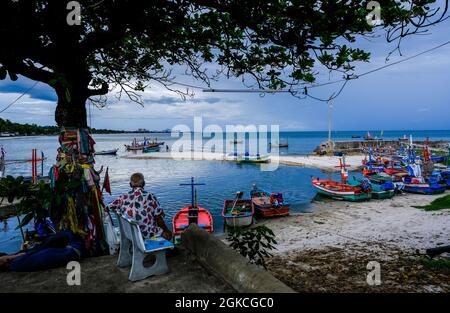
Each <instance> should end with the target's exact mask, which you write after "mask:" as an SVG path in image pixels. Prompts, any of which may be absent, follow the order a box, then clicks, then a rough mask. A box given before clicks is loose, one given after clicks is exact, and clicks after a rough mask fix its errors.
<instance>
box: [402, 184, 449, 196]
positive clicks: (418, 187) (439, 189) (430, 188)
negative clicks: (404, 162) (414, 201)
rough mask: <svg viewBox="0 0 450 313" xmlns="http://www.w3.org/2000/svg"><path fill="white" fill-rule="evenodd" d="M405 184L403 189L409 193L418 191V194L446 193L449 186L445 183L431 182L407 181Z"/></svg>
mask: <svg viewBox="0 0 450 313" xmlns="http://www.w3.org/2000/svg"><path fill="white" fill-rule="evenodd" d="M404 185H405V186H404V187H403V190H404V191H406V192H409V193H418V194H424V195H435V194H440V193H444V192H445V190H446V189H447V186H446V185H445V184H437V183H436V184H429V183H423V184H414V183H405V184H404Z"/></svg>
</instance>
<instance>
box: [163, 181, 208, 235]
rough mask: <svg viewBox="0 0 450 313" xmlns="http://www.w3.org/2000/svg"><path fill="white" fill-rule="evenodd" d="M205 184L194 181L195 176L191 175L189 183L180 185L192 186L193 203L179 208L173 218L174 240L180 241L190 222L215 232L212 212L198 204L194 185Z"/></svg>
mask: <svg viewBox="0 0 450 313" xmlns="http://www.w3.org/2000/svg"><path fill="white" fill-rule="evenodd" d="M200 185H204V184H199V183H194V177H191V182H190V183H189V184H180V186H191V204H190V205H187V206H185V207H184V208H182V209H181V210H179V211H178V212H177V213H176V214H175V216H174V217H173V219H172V229H173V236H174V242H177V241H179V239H180V235H181V233H182V232H183V231H185V230H186V229H187V228H188V227H189V225H190V224H197V226H199V227H200V228H203V229H204V230H205V231H206V232H208V233H212V232H214V223H213V218H212V215H211V213H210V212H209V211H208V210H207V209H205V208H202V207H200V206H199V205H198V204H197V190H196V189H194V186H200Z"/></svg>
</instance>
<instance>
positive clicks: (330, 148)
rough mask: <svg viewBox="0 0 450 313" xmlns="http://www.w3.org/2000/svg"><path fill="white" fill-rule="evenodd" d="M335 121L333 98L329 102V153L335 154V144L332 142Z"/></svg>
mask: <svg viewBox="0 0 450 313" xmlns="http://www.w3.org/2000/svg"><path fill="white" fill-rule="evenodd" d="M332 121H333V103H332V102H331V98H330V99H329V100H328V153H329V154H331V153H332V152H333V142H332V141H331V127H332Z"/></svg>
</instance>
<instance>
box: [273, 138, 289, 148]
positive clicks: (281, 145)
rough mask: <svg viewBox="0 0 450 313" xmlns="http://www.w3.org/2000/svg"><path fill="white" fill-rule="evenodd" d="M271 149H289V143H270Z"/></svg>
mask: <svg viewBox="0 0 450 313" xmlns="http://www.w3.org/2000/svg"><path fill="white" fill-rule="evenodd" d="M270 146H271V147H278V148H288V147H289V142H288V141H287V140H286V141H285V142H276V143H270Z"/></svg>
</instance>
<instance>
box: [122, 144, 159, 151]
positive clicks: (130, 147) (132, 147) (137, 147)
mask: <svg viewBox="0 0 450 313" xmlns="http://www.w3.org/2000/svg"><path fill="white" fill-rule="evenodd" d="M159 146H160V145H159V144H157V143H152V144H147V145H125V148H126V149H127V150H128V151H138V150H143V149H145V148H155V147H159Z"/></svg>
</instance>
